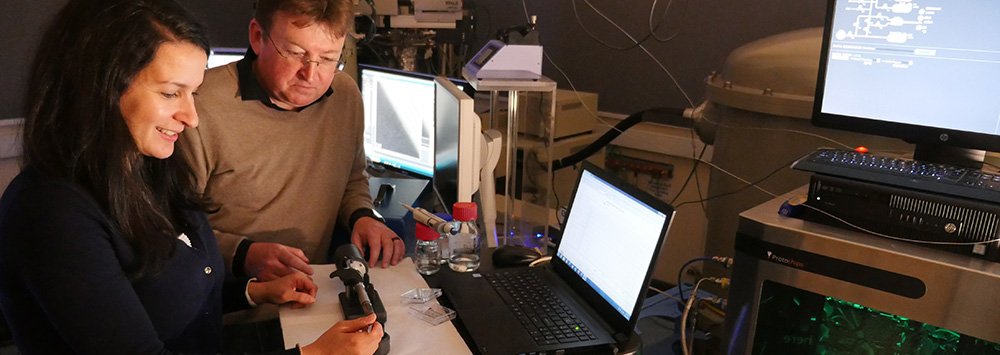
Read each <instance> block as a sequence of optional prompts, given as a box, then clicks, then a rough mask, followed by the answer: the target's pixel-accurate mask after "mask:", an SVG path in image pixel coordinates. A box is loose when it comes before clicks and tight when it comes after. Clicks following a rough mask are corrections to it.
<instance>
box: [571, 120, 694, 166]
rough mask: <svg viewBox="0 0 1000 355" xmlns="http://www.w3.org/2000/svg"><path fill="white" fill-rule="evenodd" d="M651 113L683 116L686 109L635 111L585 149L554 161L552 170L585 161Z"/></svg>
mask: <svg viewBox="0 0 1000 355" xmlns="http://www.w3.org/2000/svg"><path fill="white" fill-rule="evenodd" d="M650 113H662V114H668V115H677V116H683V114H684V110H682V109H676V108H669V107H658V108H651V109H647V110H643V111H639V112H636V113H633V114H632V115H630V116H628V117H627V118H625V119H624V120H622V121H621V122H618V124H616V125H614V126H613V127H612V129H611V130H608V131H607V132H604V134H603V135H601V136H600V137H599V138H597V139H596V140H594V142H593V143H590V144H589V145H587V146H586V147H584V148H583V149H581V150H579V151H577V152H576V153H573V154H571V155H569V156H567V157H565V158H562V159H559V160H556V161H553V162H552V170H559V169H562V168H565V167H567V166H573V165H576V164H577V163H579V162H581V161H583V160H584V159H587V157H589V156H591V155H593V154H594V153H597V151H598V150H601V148H604V146H606V145H608V144H609V143H611V141H614V140H615V138H618V136H619V135H621V134H622V133H624V132H625V131H626V130H628V129H629V128H632V127H633V126H635V125H637V124H639V123H641V122H643V121H644V119H643V118H644V117H645V116H646V115H647V114H650Z"/></svg>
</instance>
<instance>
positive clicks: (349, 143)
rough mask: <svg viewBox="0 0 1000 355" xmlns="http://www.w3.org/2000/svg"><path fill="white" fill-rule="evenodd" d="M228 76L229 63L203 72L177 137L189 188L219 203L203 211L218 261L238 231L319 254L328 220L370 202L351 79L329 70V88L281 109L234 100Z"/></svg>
mask: <svg viewBox="0 0 1000 355" xmlns="http://www.w3.org/2000/svg"><path fill="white" fill-rule="evenodd" d="M237 78H238V75H237V69H236V63H231V64H229V65H226V66H222V67H217V68H213V69H211V70H209V71H208V72H206V73H205V81H204V84H202V86H201V88H200V89H199V90H198V97H197V99H196V106H197V109H198V114H199V118H200V123H199V126H198V128H197V129H188V130H185V132H183V133H182V134H181V139H180V143H181V144H182V146H183V149H184V154H185V156H186V157H187V158H188V161H189V162H190V163H191V165H192V167H193V168H194V171H195V174H196V176H197V183H198V186H199V188H200V189H202V191H203V192H204V193H205V194H206V196H208V197H209V198H210V199H211V200H212V201H213V202H214V203H216V204H218V206H219V207H220V209H219V211H218V212H217V213H212V214H209V215H208V219H209V222H210V223H211V224H212V228H213V229H214V230H215V235H216V238H217V239H218V241H219V247H220V249H221V251H222V255H223V258H224V259H225V261H226V267H227V268H228V269H229V270H232V265H231V263H232V258H233V255H234V253H235V251H236V247H237V245H238V244H239V242H240V241H241V240H242V239H243V238H250V239H251V240H254V241H258V242H278V243H282V244H285V245H289V246H293V247H296V248H301V249H302V250H303V251H305V253H306V256H307V257H309V259H310V261H311V262H317V263H322V262H325V261H326V260H325V257H326V253H327V251H328V250H329V247H330V237H331V235H332V233H333V229H334V226H335V223H337V222H339V223H342V224H343V225H345V226H346V224H347V220H348V218H349V217H350V214H351V213H352V212H354V211H355V210H357V209H359V208H372V202H371V196H370V195H369V192H368V178H367V175H366V174H365V155H364V147H363V145H362V134H363V132H364V110H363V106H362V102H361V94H360V92H359V91H358V86H357V84H356V83H355V82H354V80H353V79H351V78H350V77H349V76H347V75H345V74H343V73H339V74H336V75H335V76H334V80H333V90H334V93H333V95H332V96H330V97H326V98H323V99H322V100H320V101H319V102H317V103H315V104H313V105H311V106H308V107H306V108H305V109H303V110H301V111H299V112H290V111H279V110H276V109H273V108H269V107H266V106H264V104H262V103H261V102H260V101H243V100H242V99H241V96H240V92H239V85H238V79H237Z"/></svg>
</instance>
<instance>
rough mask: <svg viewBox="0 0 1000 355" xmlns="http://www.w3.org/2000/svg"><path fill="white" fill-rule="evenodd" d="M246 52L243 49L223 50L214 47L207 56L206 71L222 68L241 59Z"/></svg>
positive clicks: (222, 48) (223, 48)
mask: <svg viewBox="0 0 1000 355" xmlns="http://www.w3.org/2000/svg"><path fill="white" fill-rule="evenodd" d="M246 53H247V50H246V49H245V48H225V47H214V48H212V51H211V53H209V55H208V65H207V67H208V69H212V68H215V67H218V66H223V65H226V64H229V63H232V62H235V61H238V60H240V59H243V56H245V55H246Z"/></svg>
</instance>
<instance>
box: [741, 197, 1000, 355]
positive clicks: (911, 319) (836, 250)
mask: <svg viewBox="0 0 1000 355" xmlns="http://www.w3.org/2000/svg"><path fill="white" fill-rule="evenodd" d="M805 190H806V189H805V188H800V189H798V190H797V191H793V192H792V193H789V194H788V195H786V196H783V197H780V198H775V199H773V200H771V201H768V202H765V203H764V204H761V205H759V206H757V207H754V208H752V209H750V210H747V211H745V212H743V213H742V214H740V220H739V228H738V233H737V235H736V246H735V253H734V256H735V261H734V265H733V272H732V281H733V283H732V286H731V289H730V291H729V303H728V307H727V308H726V333H725V334H723V337H724V338H723V339H722V341H723V344H724V346H725V347H727V348H728V349H729V351H728V352H727V354H818V353H826V354H853V353H865V351H868V350H872V351H873V352H874V353H876V354H880V353H935V354H937V353H948V354H951V353H957V354H961V353H967V354H970V353H977V354H992V353H996V351H997V350H996V349H997V348H998V345H997V344H996V342H998V341H1000V322H997V321H996V320H997V319H1000V307H996V303H995V301H996V297H997V295H1000V264H998V263H995V262H991V261H988V260H984V259H981V258H972V257H969V256H966V255H962V254H958V253H953V252H948V251H943V250H937V249H933V248H926V247H922V246H918V245H915V244H912V243H909V242H901V241H895V240H890V239H885V238H880V237H876V236H872V235H869V234H865V233H861V232H859V231H854V230H847V229H843V228H838V227H833V226H828V225H823V224H818V223H814V222H809V221H804V220H801V219H797V218H791V217H786V216H782V215H779V214H778V213H777V212H778V209H779V207H780V206H781V204H782V202H784V201H787V200H788V199H789V198H791V197H793V196H795V195H799V194H803V193H805ZM859 315H863V316H859ZM921 347H922V348H921ZM928 347H935V348H940V349H950V350H951V351H948V352H926V351H928ZM920 349H922V350H920Z"/></svg>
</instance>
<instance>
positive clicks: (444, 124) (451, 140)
mask: <svg viewBox="0 0 1000 355" xmlns="http://www.w3.org/2000/svg"><path fill="white" fill-rule="evenodd" d="M473 105H474V101H473V99H472V97H470V96H469V95H468V94H466V93H465V92H463V91H462V90H461V88H459V87H458V86H457V85H455V84H454V83H453V82H451V81H449V80H447V79H445V78H444V77H438V79H437V81H436V90H435V95H434V116H435V119H434V120H435V126H434V128H435V129H434V131H435V149H434V179H433V185H434V191H435V192H436V193H437V195H438V196H439V197H440V199H441V203H442V204H443V205H444V207H445V208H446V209H447V210H448V211H451V206H452V205H453V204H454V203H455V202H471V201H472V194H473V193H475V192H476V190H477V189H478V188H479V164H480V153H481V149H482V143H481V141H482V139H483V138H482V128H481V127H482V126H481V122H480V121H479V116H477V115H476V111H475V109H474V107H473Z"/></svg>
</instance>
